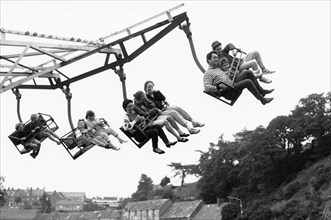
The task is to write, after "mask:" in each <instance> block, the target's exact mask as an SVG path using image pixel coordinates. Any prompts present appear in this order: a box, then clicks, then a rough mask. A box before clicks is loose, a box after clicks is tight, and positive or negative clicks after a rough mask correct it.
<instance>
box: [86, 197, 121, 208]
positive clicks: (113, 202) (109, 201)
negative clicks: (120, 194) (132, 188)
mask: <svg viewBox="0 0 331 220" xmlns="http://www.w3.org/2000/svg"><path fill="white" fill-rule="evenodd" d="M92 202H93V203H95V204H98V205H100V206H105V207H108V208H111V209H118V208H119V207H120V203H119V202H117V197H104V198H103V199H101V198H97V199H92Z"/></svg>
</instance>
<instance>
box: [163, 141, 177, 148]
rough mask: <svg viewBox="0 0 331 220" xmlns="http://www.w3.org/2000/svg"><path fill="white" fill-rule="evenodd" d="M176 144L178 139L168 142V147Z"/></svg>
mask: <svg viewBox="0 0 331 220" xmlns="http://www.w3.org/2000/svg"><path fill="white" fill-rule="evenodd" d="M175 144H177V141H173V142H168V143H167V144H166V147H168V148H170V147H171V146H172V145H175Z"/></svg>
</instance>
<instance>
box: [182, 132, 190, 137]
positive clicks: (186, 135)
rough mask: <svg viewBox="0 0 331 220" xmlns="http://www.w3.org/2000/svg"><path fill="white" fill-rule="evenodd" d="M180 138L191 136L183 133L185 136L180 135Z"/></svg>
mask: <svg viewBox="0 0 331 220" xmlns="http://www.w3.org/2000/svg"><path fill="white" fill-rule="evenodd" d="M179 136H181V137H188V136H190V135H189V134H186V133H183V134H180V135H179Z"/></svg>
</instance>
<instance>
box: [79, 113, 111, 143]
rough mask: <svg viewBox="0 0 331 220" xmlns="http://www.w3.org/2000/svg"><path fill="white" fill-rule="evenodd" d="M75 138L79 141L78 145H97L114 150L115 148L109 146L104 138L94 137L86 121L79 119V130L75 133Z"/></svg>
mask: <svg viewBox="0 0 331 220" xmlns="http://www.w3.org/2000/svg"><path fill="white" fill-rule="evenodd" d="M75 136H76V139H77V141H78V144H79V145H80V146H81V145H84V144H85V145H86V146H88V145H90V144H95V145H98V146H100V147H104V148H107V149H109V148H114V146H112V145H109V144H108V143H107V142H106V141H105V140H104V139H103V138H102V137H100V136H94V135H93V134H92V133H91V132H90V131H89V130H88V129H87V125H86V122H85V120H84V119H79V120H78V124H77V129H76V131H75Z"/></svg>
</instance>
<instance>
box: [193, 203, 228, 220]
mask: <svg viewBox="0 0 331 220" xmlns="http://www.w3.org/2000/svg"><path fill="white" fill-rule="evenodd" d="M221 211H222V205H221V206H220V205H218V204H209V205H203V206H202V207H201V209H200V210H199V211H198V213H197V214H196V215H195V216H194V217H193V218H192V220H202V219H205V220H207V219H208V220H220V219H222V215H221Z"/></svg>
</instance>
